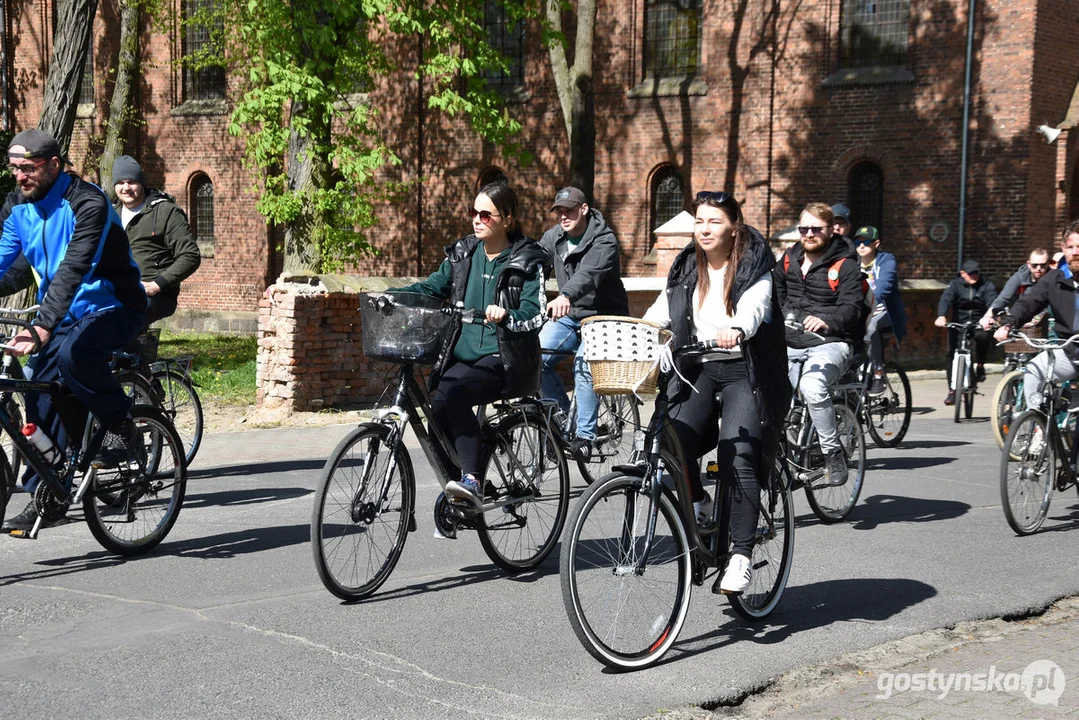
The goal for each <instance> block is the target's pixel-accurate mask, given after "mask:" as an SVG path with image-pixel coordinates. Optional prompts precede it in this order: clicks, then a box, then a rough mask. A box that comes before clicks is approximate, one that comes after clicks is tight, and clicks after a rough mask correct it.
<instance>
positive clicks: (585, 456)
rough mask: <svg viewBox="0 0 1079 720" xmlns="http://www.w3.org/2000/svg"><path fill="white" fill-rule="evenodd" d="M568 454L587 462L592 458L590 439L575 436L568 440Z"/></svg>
mask: <svg viewBox="0 0 1079 720" xmlns="http://www.w3.org/2000/svg"><path fill="white" fill-rule="evenodd" d="M569 454H570V455H571V456H572V457H573V459H574V460H581V461H582V462H588V461H589V460H590V459H591V458H592V441H591V440H586V439H584V438H580V437H575V438H573V439H572V440H570V441H569Z"/></svg>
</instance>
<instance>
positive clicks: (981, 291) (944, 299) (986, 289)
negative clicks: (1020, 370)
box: [933, 260, 997, 405]
mask: <svg viewBox="0 0 1079 720" xmlns="http://www.w3.org/2000/svg"><path fill="white" fill-rule="evenodd" d="M996 297H997V289H996V286H994V285H993V283H992V282H991V281H989V280H985V279H984V278H982V274H981V267H980V266H979V265H978V262H977V261H976V260H965V261H964V262H963V266H962V267H961V268H960V270H959V276H958V277H956V278H953V279H952V281H951V282H950V283H948V286H947V287H946V288H944V293H943V294H942V295H941V296H940V302H939V303H937V319H936V320H934V321H933V324H934V325H936V326H937V327H945V326H947V324H948V309H949V308H951V309H952V322H957V323H977V322H978V321H979V320H980V319H981V318H982V316H983V315H984V314H985V312H986V311H987V310H988V309H989V306H990V305H992V304H993V300H995V299H996ZM971 332H972V333H973V335H974V362H975V372H976V373H977V378H978V382H981V381H982V380H985V356H986V355H988V354H989V333H988V332H986V331H985V330H984V329H982V327H981V326H977V327H975V328H973V329H972V330H971ZM958 344H959V332H958V331H957V330H954V329H949V330H948V364H947V366H946V370H947V374H948V395H947V397H945V398H944V404H945V405H954V404H955V390H954V389H953V385H952V358H953V357H954V356H955V348H956V346H957V345H958Z"/></svg>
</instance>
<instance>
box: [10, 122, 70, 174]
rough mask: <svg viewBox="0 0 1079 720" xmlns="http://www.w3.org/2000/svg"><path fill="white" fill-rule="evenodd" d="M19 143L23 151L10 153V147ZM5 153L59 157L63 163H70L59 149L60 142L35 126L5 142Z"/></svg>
mask: <svg viewBox="0 0 1079 720" xmlns="http://www.w3.org/2000/svg"><path fill="white" fill-rule="evenodd" d="M19 145H21V146H22V147H23V149H24V150H25V152H22V153H12V152H11V148H13V147H16V146H19ZM7 154H8V156H9V157H15V158H17V157H23V158H28V159H29V158H45V159H46V160H48V159H49V158H54V157H55V158H60V160H61V161H62V162H63V163H64V164H65V165H70V164H71V161H70V160H68V159H67V157H66V156H65V155H64V153H63V152H62V151H61V150H60V143H58V142H56V138H54V137H53V136H52V135H50V134H48V133H47V132H45V131H44V130H38V129H37V128H30V129H29V130H23V131H22V132H21V133H19V134H18V135H16V136H15V137H13V138H11V142H9V143H8V144H7Z"/></svg>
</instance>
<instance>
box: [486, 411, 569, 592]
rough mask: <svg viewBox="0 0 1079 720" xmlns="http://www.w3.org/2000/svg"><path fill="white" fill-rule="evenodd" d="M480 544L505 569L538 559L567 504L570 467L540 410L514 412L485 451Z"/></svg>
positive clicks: (554, 537)
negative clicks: (484, 481)
mask: <svg viewBox="0 0 1079 720" xmlns="http://www.w3.org/2000/svg"><path fill="white" fill-rule="evenodd" d="M486 455H487V457H486V462H485V469H484V475H483V476H484V477H485V478H486V484H485V492H484V498H483V504H484V507H485V508H487V509H486V510H485V511H484V513H483V522H481V523H480V524H479V526H478V527H477V528H476V530H477V532H478V534H479V536H480V545H482V546H483V550H484V552H486V553H487V556H488V557H489V558H491V561H492V562H493V563H494V564H495V565H498V566H499V567H500V568H502V569H503V570H508V571H510V572H521V571H523V570H531V569H532V568H534V567H536V566H538V565H539V564H540V563H542V562H543V561H544V560H545V559H546V558H547V556H548V555H550V554H551V551H552V550H554V547H555V545H556V544H557V543H558V536H559V535H560V534H561V533H562V526H563V525H564V524H565V522H566V513H567V512H568V509H569V467H568V466H567V465H566V458H565V457H563V455H562V450H561V448H560V447H559V445H558V441H557V440H556V439H555V436H554V432H553V431H552V430H551V428H549V427H548V425H547V422H546V420H545V419H544V418H543V416H542V415H541V414H540V413H539V412H529V411H523V410H522V411H521V412H515V413H514V414H512V415H511V416H509V417H508V418H507V419H506V420H504V421H503V422H501V423H499V424H498V426H497V427H495V428H494V432H493V442H492V443H491V444H489V446H488V448H487V453H486Z"/></svg>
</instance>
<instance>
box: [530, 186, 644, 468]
mask: <svg viewBox="0 0 1079 720" xmlns="http://www.w3.org/2000/svg"><path fill="white" fill-rule="evenodd" d="M551 212H552V213H555V216H556V218H557V220H558V224H557V225H555V226H554V227H552V228H551V229H550V230H548V231H547V232H545V233H543V237H542V238H540V245H542V246H543V248H544V249H545V250H546V251H547V252H548V254H549V255H550V256H551V261H552V264H553V265H554V276H555V278H556V279H557V280H558V297H556V298H555V299H554V300H552V301H551V302H549V303H547V314H548V315H549V316H550V319H549V320H548V321H547V322H546V323H545V324H544V326H543V329H542V330H541V331H540V346H541V347H542V348H543V349H544V350H562V351H566V352H572V351H576V352H577V355H576V357H574V359H573V381H574V382H573V386H574V394H575V395H576V397H577V418H576V420H577V423H576V427H577V430H576V433H577V436H576V437H575V438H572V439H571V440H570V447H571V448H572V450H573V453H574V455H576V456H577V457H578V458H580V459H588V457H589V456H590V454H591V450H592V442H593V441H594V440H595V438H596V410H597V407H598V401H597V399H596V394H595V393H594V392H593V391H592V371H591V370H590V369H589V367H588V363H587V362H586V361H585V359H584V347H583V346H582V345H581V338H580V336H579V330H580V327H581V320H584V319H585V318H587V317H591V316H593V315H627V314H629V301H628V299H627V297H626V289H625V287H624V286H623V285H622V270H621V261H620V259H619V256H618V238H616V237H615V235H614V231H613V230H611V228H610V226H608V225H607V221H606V220H604V219H603V215H602V214H601V213H600V211H599V210H596V209H595V208H593V207H589V205H588V201H587V198H585V194H584V193H583V192H581V191H580V190H579V189H577V188H575V187H567V188H563V189H561V190H559V191H558V193H557V194H556V195H555V198H554V203H552V205H551ZM564 359H565V356H564V355H552V354H547V355H544V356H543V396H544V397H545V398H550V399H552V400H557V401H558V404H559V406H560V407H561V408H562V411H563V412H566V413H568V412H569V404H570V403H569V398H568V397H567V396H566V391H565V389H564V388H563V387H562V381H561V380H559V378H558V372H557V370H556V369H555V366H556V365H557V364H558V363H559V362H561V361H562V360H564Z"/></svg>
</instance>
